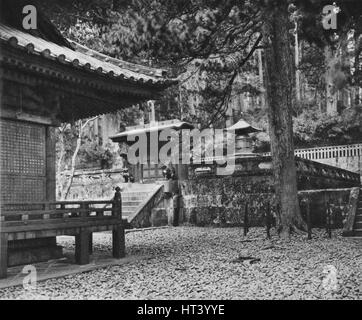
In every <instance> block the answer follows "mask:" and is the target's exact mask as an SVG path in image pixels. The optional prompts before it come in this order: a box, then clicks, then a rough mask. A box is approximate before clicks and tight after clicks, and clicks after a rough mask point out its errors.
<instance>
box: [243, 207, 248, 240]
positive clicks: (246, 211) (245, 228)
mask: <svg viewBox="0 0 362 320" xmlns="http://www.w3.org/2000/svg"><path fill="white" fill-rule="evenodd" d="M248 210H249V209H248V203H247V202H246V203H245V211H244V236H246V235H247V234H248V232H249V217H248V214H249V212H248Z"/></svg>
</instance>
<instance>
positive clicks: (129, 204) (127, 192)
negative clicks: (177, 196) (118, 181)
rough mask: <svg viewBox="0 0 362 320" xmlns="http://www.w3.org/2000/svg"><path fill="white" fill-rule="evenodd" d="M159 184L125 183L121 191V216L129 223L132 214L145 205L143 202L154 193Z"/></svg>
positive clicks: (132, 216)
mask: <svg viewBox="0 0 362 320" xmlns="http://www.w3.org/2000/svg"><path fill="white" fill-rule="evenodd" d="M159 188H160V184H157V183H150V184H140V183H132V184H127V186H125V187H124V190H123V191H122V218H123V219H127V220H128V223H129V224H131V222H132V219H133V218H134V215H135V214H136V213H137V212H138V211H139V210H140V209H141V208H142V206H143V205H145V202H147V200H148V199H149V198H150V197H152V195H154V194H155V193H156V192H157V191H158V189H159Z"/></svg>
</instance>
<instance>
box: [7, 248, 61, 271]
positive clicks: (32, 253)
mask: <svg viewBox="0 0 362 320" xmlns="http://www.w3.org/2000/svg"><path fill="white" fill-rule="evenodd" d="M62 257H63V247H61V246H55V247H39V248H29V249H19V250H9V255H8V266H9V267H13V266H18V265H26V264H33V263H37V262H44V261H48V260H54V259H60V258H62Z"/></svg>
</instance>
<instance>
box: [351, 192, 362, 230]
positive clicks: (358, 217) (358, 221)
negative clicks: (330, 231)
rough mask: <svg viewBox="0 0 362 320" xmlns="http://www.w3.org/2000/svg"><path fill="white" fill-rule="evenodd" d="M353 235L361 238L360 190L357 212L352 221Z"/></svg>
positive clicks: (361, 211) (361, 202)
mask: <svg viewBox="0 0 362 320" xmlns="http://www.w3.org/2000/svg"><path fill="white" fill-rule="evenodd" d="M353 229H354V230H353V233H354V236H355V237H362V189H360V192H359V198H358V204H357V212H356V217H355V221H354V228H353Z"/></svg>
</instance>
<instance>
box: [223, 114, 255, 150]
mask: <svg viewBox="0 0 362 320" xmlns="http://www.w3.org/2000/svg"><path fill="white" fill-rule="evenodd" d="M226 130H227V131H228V132H233V133H234V134H235V155H241V156H247V155H252V154H253V146H252V140H251V138H250V136H249V134H250V133H254V132H260V131H262V130H260V129H258V128H256V127H253V126H252V125H251V124H249V123H247V122H246V121H245V120H243V119H240V120H239V121H238V122H237V123H235V124H234V125H232V126H231V127H228V128H226Z"/></svg>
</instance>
